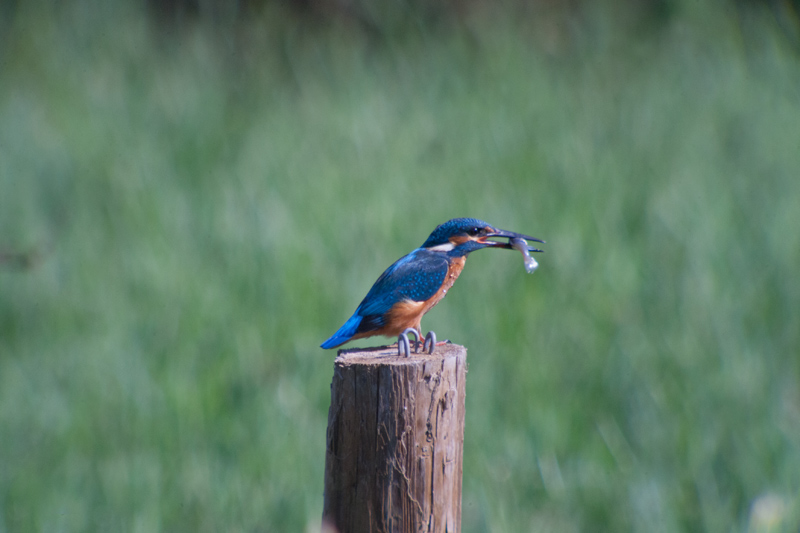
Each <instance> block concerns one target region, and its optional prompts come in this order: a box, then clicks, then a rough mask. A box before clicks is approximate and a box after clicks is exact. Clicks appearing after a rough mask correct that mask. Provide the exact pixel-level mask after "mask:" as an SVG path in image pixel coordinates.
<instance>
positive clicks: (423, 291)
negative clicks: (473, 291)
mask: <svg viewBox="0 0 800 533" xmlns="http://www.w3.org/2000/svg"><path fill="white" fill-rule="evenodd" d="M448 266H449V263H448V262H447V258H446V257H445V256H444V254H440V253H437V252H430V251H428V250H425V249H423V248H418V249H416V250H414V251H413V252H411V253H410V254H408V255H407V256H405V257H402V258H400V259H398V260H397V261H396V262H395V263H394V264H393V265H392V266H390V267H389V268H387V269H386V271H385V272H384V273H383V274H381V276H380V277H379V278H378V280H377V281H376V282H375V284H374V285H373V286H372V288H371V289H370V290H369V292H368V293H367V295H366V296H365V297H364V299H363V300H362V301H361V304H359V306H358V309H356V312H355V313H354V314H353V316H352V317H350V319H349V320H348V321H347V322H345V323H344V325H343V326H342V327H341V328H339V331H337V332H336V333H334V334H333V336H332V337H331V338H330V339H328V340H326V341H325V342H324V343H323V344H322V347H323V348H335V347H336V346H339V345H340V344H344V343H345V342H347V341H348V340H349V339H350V338H351V337H353V335H355V334H357V333H364V332H368V331H374V330H377V329H380V328H381V327H383V326H384V325H385V324H386V317H385V315H386V313H388V312H389V310H390V309H391V308H392V306H393V305H395V304H396V303H398V302H402V301H404V300H413V301H415V302H423V301H425V300H427V299H429V298H430V297H432V296H433V295H434V294H436V291H438V290H439V288H440V287H441V286H442V283H444V279H445V277H446V276H447V269H448Z"/></svg>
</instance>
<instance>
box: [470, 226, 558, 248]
mask: <svg viewBox="0 0 800 533" xmlns="http://www.w3.org/2000/svg"><path fill="white" fill-rule="evenodd" d="M489 237H500V238H505V239H508V242H500V241H484V243H485V244H486V245H488V246H493V247H495V248H509V249H510V248H511V243H510V241H511V239H525V240H526V241H535V242H540V243H542V244H545V242H544V241H543V240H542V239H537V238H536V237H531V236H529V235H523V234H521V233H514V232H513V231H506V230H502V229H498V230H495V231H493V232H491V233H487V234H486V235H485V238H489ZM528 251H529V252H543V251H544V250H539V249H538V248H533V247H530V246H528Z"/></svg>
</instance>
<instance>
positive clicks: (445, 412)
mask: <svg viewBox="0 0 800 533" xmlns="http://www.w3.org/2000/svg"><path fill="white" fill-rule="evenodd" d="M466 374H467V350H466V348H464V347H463V346H459V345H456V344H446V345H441V346H437V347H436V350H434V353H433V354H431V355H429V354H423V353H419V354H415V353H412V354H411V357H409V358H405V357H398V355H397V348H394V349H389V348H377V349H365V350H364V349H355V350H341V351H340V352H339V356H338V357H337V358H336V362H335V363H334V371H333V382H332V383H331V407H330V411H329V412H328V433H327V448H326V453H325V497H324V504H323V511H322V519H323V524H325V525H326V527H331V526H332V527H333V528H335V530H336V531H338V532H339V533H366V532H372V533H378V532H380V533H388V532H393V533H411V532H414V533H418V532H448V533H451V532H458V531H460V530H461V473H462V458H463V442H464V397H465V391H466Z"/></svg>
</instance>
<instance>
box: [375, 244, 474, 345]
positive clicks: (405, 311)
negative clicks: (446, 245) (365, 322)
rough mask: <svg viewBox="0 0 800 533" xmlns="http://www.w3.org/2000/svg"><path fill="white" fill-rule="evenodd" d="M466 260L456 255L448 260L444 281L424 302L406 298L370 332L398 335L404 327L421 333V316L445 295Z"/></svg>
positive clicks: (462, 268)
mask: <svg viewBox="0 0 800 533" xmlns="http://www.w3.org/2000/svg"><path fill="white" fill-rule="evenodd" d="M466 260H467V258H466V257H457V258H455V259H453V260H452V261H451V262H450V266H449V268H448V269H447V276H446V277H445V278H444V283H442V286H441V287H440V288H439V290H438V291H436V293H435V294H434V295H433V296H432V297H431V298H429V299H428V300H426V301H424V302H415V301H412V300H406V301H405V302H401V303H399V304H396V305H395V306H394V307H392V310H391V311H389V316H388V317H387V320H386V325H385V326H384V327H382V328H381V330H380V331H379V332H373V333H372V334H373V335H386V336H394V335H399V334H400V333H402V332H403V330H404V329H406V328H415V329H416V330H417V331H419V332H420V333H421V332H422V329H421V327H420V322H421V321H422V316H423V315H424V314H425V313H427V312H428V311H430V310H431V308H432V307H433V306H434V305H436V304H438V303H439V301H441V299H442V298H444V297H445V295H446V294H447V291H448V290H450V287H452V286H453V283H455V282H456V279H458V276H459V275H460V274H461V271H462V270H464V263H465V262H466Z"/></svg>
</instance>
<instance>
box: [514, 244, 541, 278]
mask: <svg viewBox="0 0 800 533" xmlns="http://www.w3.org/2000/svg"><path fill="white" fill-rule="evenodd" d="M508 243H509V244H510V245H511V247H512V248H513V249H515V250H519V251H520V252H521V253H522V257H524V258H525V272H527V273H528V274H532V273H533V271H534V270H536V269H537V268H538V267H539V263H537V262H536V259H534V258H533V257H531V254H530V253H528V241H526V240H525V239H520V238H519V237H514V238H512V239H509V240H508Z"/></svg>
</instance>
